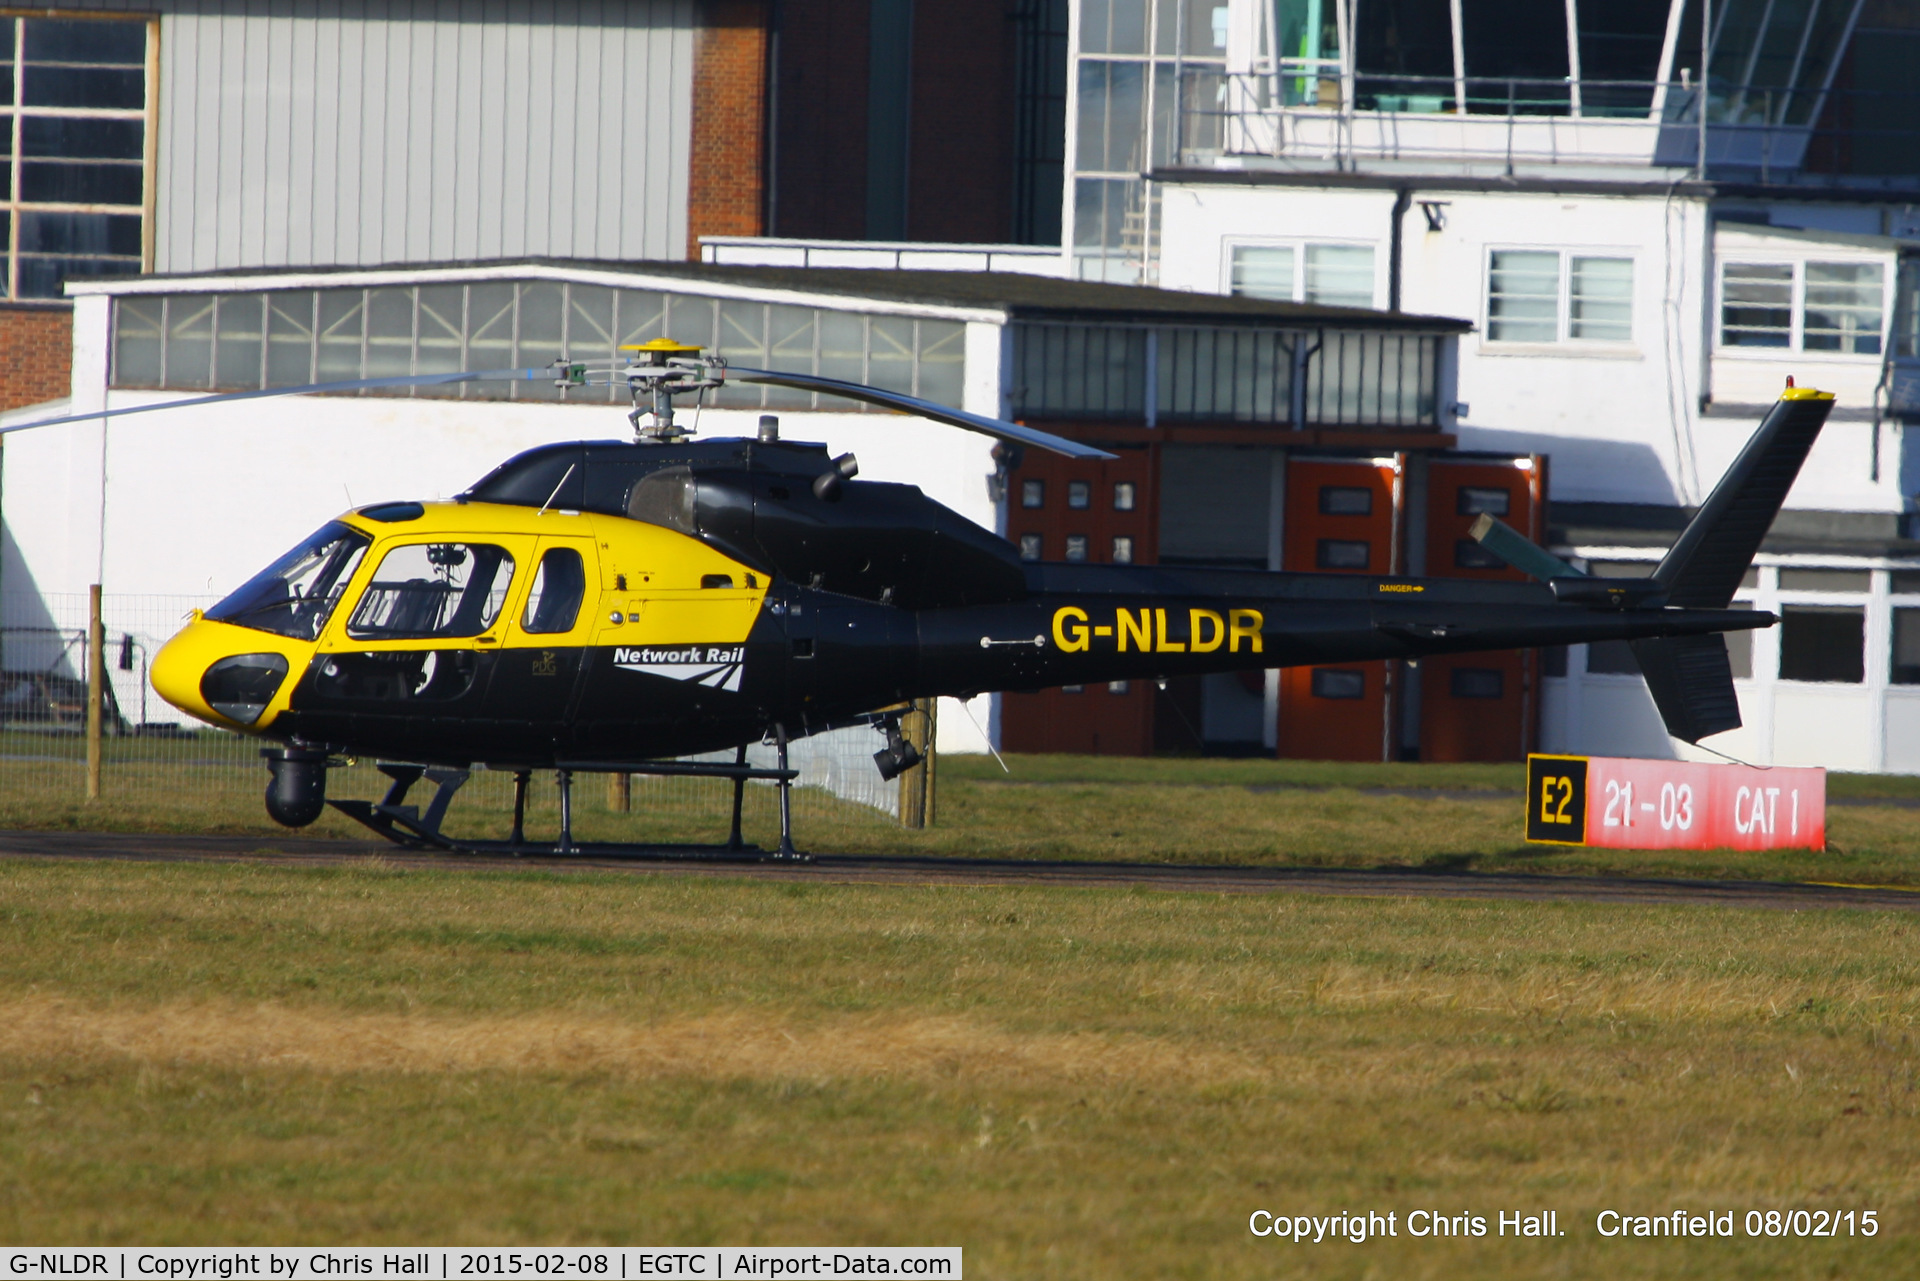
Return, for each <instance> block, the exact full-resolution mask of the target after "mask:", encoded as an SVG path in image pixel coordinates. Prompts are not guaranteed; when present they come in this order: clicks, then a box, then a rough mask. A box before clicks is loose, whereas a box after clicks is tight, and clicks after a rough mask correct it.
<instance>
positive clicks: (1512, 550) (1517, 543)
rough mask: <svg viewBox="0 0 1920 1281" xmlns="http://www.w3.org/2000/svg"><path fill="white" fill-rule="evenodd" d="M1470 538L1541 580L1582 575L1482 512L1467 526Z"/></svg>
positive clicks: (1505, 524) (1516, 567)
mask: <svg viewBox="0 0 1920 1281" xmlns="http://www.w3.org/2000/svg"><path fill="white" fill-rule="evenodd" d="M1467 533H1468V535H1469V536H1471V537H1472V539H1473V541H1474V542H1476V543H1479V544H1480V545H1481V546H1482V547H1484V548H1486V549H1487V550H1488V551H1490V552H1492V553H1493V554H1494V555H1495V556H1498V557H1499V558H1500V559H1501V560H1504V561H1505V562H1507V564H1509V565H1511V566H1513V567H1514V568H1515V569H1517V570H1519V571H1520V572H1521V573H1523V574H1532V575H1533V576H1534V577H1535V578H1538V579H1540V580H1541V581H1542V582H1546V581H1549V580H1551V579H1555V578H1584V577H1586V575H1585V574H1582V573H1581V572H1580V571H1579V570H1577V569H1575V568H1574V567H1573V566H1571V565H1569V564H1567V562H1565V561H1564V560H1561V559H1560V558H1559V557H1558V556H1555V555H1554V554H1553V553H1552V552H1550V551H1547V550H1546V549H1545V548H1543V547H1541V546H1540V545H1538V544H1537V543H1535V542H1533V541H1532V540H1531V539H1529V538H1528V537H1527V536H1526V535H1525V534H1523V533H1521V532H1520V531H1519V530H1517V529H1515V528H1514V527H1513V526H1511V525H1509V524H1507V523H1506V522H1505V521H1503V520H1496V519H1495V518H1494V517H1492V516H1489V515H1487V514H1486V513H1485V512H1482V513H1481V514H1480V516H1479V517H1478V519H1476V520H1475V521H1474V522H1473V526H1472V528H1470V529H1468V530H1467Z"/></svg>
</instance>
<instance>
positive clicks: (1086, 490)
mask: <svg viewBox="0 0 1920 1281" xmlns="http://www.w3.org/2000/svg"><path fill="white" fill-rule="evenodd" d="M1067 506H1068V507H1071V508H1072V509H1073V510H1074V511H1085V510H1086V509H1087V508H1089V507H1091V506H1093V486H1091V485H1089V484H1087V482H1086V481H1084V480H1071V481H1068V482H1067Z"/></svg>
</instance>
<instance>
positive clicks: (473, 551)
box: [347, 543, 513, 640]
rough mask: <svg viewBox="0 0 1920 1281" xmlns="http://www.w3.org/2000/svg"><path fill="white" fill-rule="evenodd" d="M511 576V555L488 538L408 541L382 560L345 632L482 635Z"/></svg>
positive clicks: (394, 636)
mask: <svg viewBox="0 0 1920 1281" xmlns="http://www.w3.org/2000/svg"><path fill="white" fill-rule="evenodd" d="M512 581H513V557H512V556H511V555H509V554H508V552H507V549H506V548H504V547H495V546H493V545H492V544H490V543H410V544H408V545H406V546H403V547H396V548H394V549H393V550H392V551H390V552H388V553H387V554H386V555H385V556H384V557H383V558H381V561H380V567H379V568H378V569H376V570H375V571H374V573H373V581H372V582H370V583H368V584H367V590H366V591H365V592H363V593H361V596H360V603H359V605H357V606H356V607H355V608H354V611H353V617H351V618H350V619H348V620H347V635H348V636H351V637H352V638H353V639H355V640H415V639H423V638H428V637H453V636H478V635H479V634H480V633H481V632H484V631H486V630H487V628H489V627H491V626H493V621H494V619H496V618H498V617H499V616H500V606H501V605H502V604H503V603H504V602H505V601H506V597H507V585H508V584H509V583H510V582H512Z"/></svg>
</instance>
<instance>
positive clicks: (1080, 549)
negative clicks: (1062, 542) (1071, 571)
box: [1067, 534, 1087, 561]
mask: <svg viewBox="0 0 1920 1281" xmlns="http://www.w3.org/2000/svg"><path fill="white" fill-rule="evenodd" d="M1086 558H1087V536H1086V535H1085V534H1068V535H1067V559H1068V560H1073V561H1080V560H1085V559H1086Z"/></svg>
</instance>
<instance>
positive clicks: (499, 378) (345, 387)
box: [0, 368, 553, 435]
mask: <svg viewBox="0 0 1920 1281" xmlns="http://www.w3.org/2000/svg"><path fill="white" fill-rule="evenodd" d="M552 377H553V370H551V369H545V368H541V369H468V370H463V371H461V372H460V373H457V374H401V375H396V376H394V377H392V378H355V379H351V380H349V381H346V382H331V383H302V384H300V385H299V386H295V387H261V388H259V389H257V390H255V391H226V392H221V393H219V394H218V395H214V396H192V397H189V398H188V399H186V400H168V401H163V402H161V403H160V404H157V405H129V406H127V407H126V408H124V409H97V410H95V411H94V412H92V413H90V414H68V415H66V416H65V417H64V418H39V419H35V420H34V421H33V422H30V423H14V424H12V425H10V426H0V435H5V434H6V433H7V432H14V431H26V430H27V429H28V428H29V427H57V426H59V425H60V424H61V423H84V422H91V421H93V420H94V419H96V418H122V417H125V416H126V415H128V414H152V413H158V412H159V411H160V410H162V409H189V408H192V407H193V406H194V405H217V404H219V403H220V402H221V401H226V400H258V399H259V398H260V397H262V396H299V395H307V394H319V393H324V392H335V391H371V390H373V389H374V388H376V387H441V386H445V385H446V384H448V383H477V382H537V381H539V380H540V379H543V378H552Z"/></svg>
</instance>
